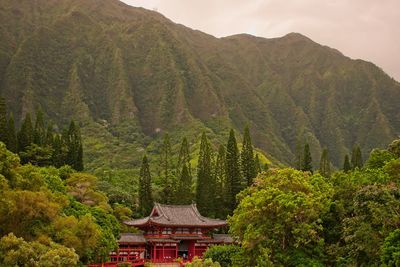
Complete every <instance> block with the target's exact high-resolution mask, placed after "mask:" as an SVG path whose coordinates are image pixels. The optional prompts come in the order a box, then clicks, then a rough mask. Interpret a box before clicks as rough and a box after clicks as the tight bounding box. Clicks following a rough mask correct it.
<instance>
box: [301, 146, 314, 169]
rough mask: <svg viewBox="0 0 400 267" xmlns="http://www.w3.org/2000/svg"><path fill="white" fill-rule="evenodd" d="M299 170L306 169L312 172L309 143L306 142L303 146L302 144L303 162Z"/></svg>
mask: <svg viewBox="0 0 400 267" xmlns="http://www.w3.org/2000/svg"><path fill="white" fill-rule="evenodd" d="M301 170H302V171H308V172H311V173H312V172H313V166H312V158H311V152H310V145H309V144H308V143H307V144H305V146H304V155H303V163H302V165H301Z"/></svg>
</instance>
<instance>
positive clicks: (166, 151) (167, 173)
mask: <svg viewBox="0 0 400 267" xmlns="http://www.w3.org/2000/svg"><path fill="white" fill-rule="evenodd" d="M171 154H172V152H171V144H170V140H169V135H168V134H167V133H166V134H165V136H164V142H163V145H162V148H161V168H162V170H163V174H162V190H161V200H162V201H163V203H165V204H172V203H173V202H174V191H175V188H174V186H175V181H174V180H175V177H174V175H173V173H172V169H173V166H172V159H171Z"/></svg>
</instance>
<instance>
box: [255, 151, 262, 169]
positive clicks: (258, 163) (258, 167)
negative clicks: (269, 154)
mask: <svg viewBox="0 0 400 267" xmlns="http://www.w3.org/2000/svg"><path fill="white" fill-rule="evenodd" d="M254 164H255V165H256V173H257V174H259V173H260V172H262V167H261V162H260V157H259V156H258V154H256V156H255V158H254Z"/></svg>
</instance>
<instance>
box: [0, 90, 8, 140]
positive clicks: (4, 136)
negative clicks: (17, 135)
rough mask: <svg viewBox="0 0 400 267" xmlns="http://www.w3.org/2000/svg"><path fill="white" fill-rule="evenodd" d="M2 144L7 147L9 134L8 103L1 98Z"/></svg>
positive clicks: (0, 133)
mask: <svg viewBox="0 0 400 267" xmlns="http://www.w3.org/2000/svg"><path fill="white" fill-rule="evenodd" d="M0 142H3V143H4V144H6V145H7V143H8V132H7V108H6V101H5V99H4V98H3V97H0Z"/></svg>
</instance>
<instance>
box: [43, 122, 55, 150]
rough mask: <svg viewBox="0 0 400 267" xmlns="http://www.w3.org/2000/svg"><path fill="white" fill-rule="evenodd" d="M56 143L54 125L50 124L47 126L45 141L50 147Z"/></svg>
mask: <svg viewBox="0 0 400 267" xmlns="http://www.w3.org/2000/svg"><path fill="white" fill-rule="evenodd" d="M53 142H54V131H53V125H52V124H49V125H48V126H47V130H46V139H45V144H46V145H48V146H52V145H53Z"/></svg>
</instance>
